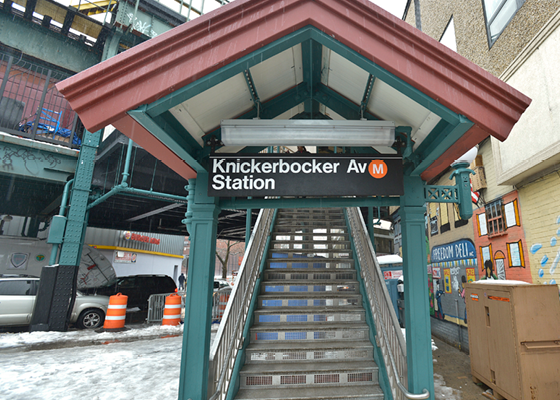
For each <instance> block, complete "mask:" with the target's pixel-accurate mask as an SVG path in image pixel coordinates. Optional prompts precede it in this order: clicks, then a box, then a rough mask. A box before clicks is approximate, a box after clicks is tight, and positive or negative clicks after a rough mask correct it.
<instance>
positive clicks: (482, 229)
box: [477, 213, 488, 236]
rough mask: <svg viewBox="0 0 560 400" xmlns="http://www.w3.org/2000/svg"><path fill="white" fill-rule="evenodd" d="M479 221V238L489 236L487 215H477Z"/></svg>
mask: <svg viewBox="0 0 560 400" xmlns="http://www.w3.org/2000/svg"><path fill="white" fill-rule="evenodd" d="M477 220H478V236H485V235H488V228H487V226H486V213H481V214H478V215H477Z"/></svg>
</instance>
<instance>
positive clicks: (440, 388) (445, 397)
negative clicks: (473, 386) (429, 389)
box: [434, 374, 461, 400]
mask: <svg viewBox="0 0 560 400" xmlns="http://www.w3.org/2000/svg"><path fill="white" fill-rule="evenodd" d="M434 397H435V399H436V400H461V391H460V390H457V389H453V388H450V387H447V386H445V380H444V379H443V376H441V375H438V374H434Z"/></svg>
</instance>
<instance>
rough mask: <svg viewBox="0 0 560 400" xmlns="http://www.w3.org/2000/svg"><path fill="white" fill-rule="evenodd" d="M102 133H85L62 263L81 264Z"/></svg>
mask: <svg viewBox="0 0 560 400" xmlns="http://www.w3.org/2000/svg"><path fill="white" fill-rule="evenodd" d="M102 133H103V130H100V131H97V132H95V133H90V132H88V131H86V132H85V134H84V141H83V143H82V148H81V150H80V157H79V158H78V165H77V167H76V175H75V176H74V185H73V187H72V194H71V197H70V208H69V210H68V222H67V223H66V230H65V232H64V243H63V244H62V248H61V250H60V259H59V264H60V265H80V258H81V257H82V246H83V240H84V232H85V228H86V227H87V219H86V211H87V210H86V207H87V203H88V198H89V193H90V189H91V179H92V177H93V167H94V166H95V154H96V152H97V147H98V146H99V142H100V140H101V134H102Z"/></svg>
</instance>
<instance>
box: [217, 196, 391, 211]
mask: <svg viewBox="0 0 560 400" xmlns="http://www.w3.org/2000/svg"><path fill="white" fill-rule="evenodd" d="M398 205H399V197H348V198H346V197H344V198H305V199H286V198H279V199H242V198H222V199H220V207H221V208H222V209H224V210H225V209H230V210H246V209H249V208H252V209H256V208H325V207H368V206H375V207H378V206H379V207H388V206H398Z"/></svg>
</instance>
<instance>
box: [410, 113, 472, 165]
mask: <svg viewBox="0 0 560 400" xmlns="http://www.w3.org/2000/svg"><path fill="white" fill-rule="evenodd" d="M459 117H460V118H459V122H458V123H457V124H456V125H451V124H450V125H448V126H447V127H446V128H445V129H444V130H443V131H441V132H437V133H435V134H434V135H433V136H432V134H430V135H428V137H427V138H425V139H424V141H423V142H422V144H424V143H426V145H424V146H420V147H419V148H418V149H416V151H414V152H413V153H412V156H411V159H412V161H413V162H414V163H415V165H416V166H415V168H414V169H413V170H412V171H410V173H409V175H410V176H419V175H420V174H422V172H424V171H425V170H426V168H428V167H429V166H430V165H431V164H432V163H433V162H434V161H435V160H437V159H438V158H439V157H440V156H442V155H443V153H445V152H446V151H447V150H448V149H449V147H451V145H452V144H453V143H455V142H456V141H457V140H459V139H460V138H461V136H463V135H464V134H465V133H466V132H467V131H468V130H469V129H471V127H472V126H473V125H474V123H473V122H471V121H470V120H469V119H468V118H466V117H463V116H462V115H460V116H459ZM467 150H469V149H467ZM465 151H466V150H465ZM415 161H416V162H415Z"/></svg>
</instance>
